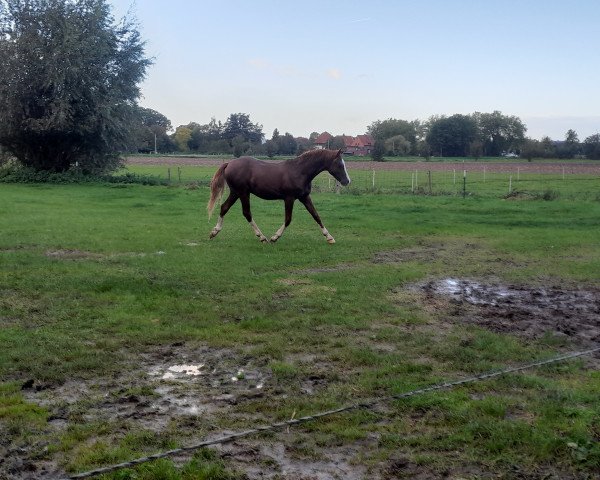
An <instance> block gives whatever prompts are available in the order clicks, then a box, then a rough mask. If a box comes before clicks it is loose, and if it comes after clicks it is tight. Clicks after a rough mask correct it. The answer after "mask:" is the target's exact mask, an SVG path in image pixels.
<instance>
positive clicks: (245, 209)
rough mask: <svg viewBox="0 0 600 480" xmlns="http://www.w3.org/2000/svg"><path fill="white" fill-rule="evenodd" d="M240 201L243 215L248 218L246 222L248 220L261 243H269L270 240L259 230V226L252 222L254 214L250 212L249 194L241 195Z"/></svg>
mask: <svg viewBox="0 0 600 480" xmlns="http://www.w3.org/2000/svg"><path fill="white" fill-rule="evenodd" d="M240 201H241V202H242V213H243V214H244V217H246V220H248V223H249V224H250V226H251V227H252V230H254V234H255V235H256V236H257V237H258V239H259V240H260V241H261V242H268V241H269V239H268V238H267V237H265V236H264V235H263V233H262V232H261V231H260V228H258V225H256V223H254V220H252V213H251V212H250V196H249V195H247V194H246V195H240Z"/></svg>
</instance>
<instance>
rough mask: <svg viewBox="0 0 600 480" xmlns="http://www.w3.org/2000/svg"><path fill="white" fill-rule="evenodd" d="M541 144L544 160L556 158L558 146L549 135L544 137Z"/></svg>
mask: <svg viewBox="0 0 600 480" xmlns="http://www.w3.org/2000/svg"><path fill="white" fill-rule="evenodd" d="M540 144H541V145H542V149H543V157H544V158H554V157H556V146H555V145H554V142H553V141H552V139H551V138H550V137H548V136H547V135H546V136H544V137H542V139H541V140H540Z"/></svg>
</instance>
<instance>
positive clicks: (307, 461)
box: [0, 343, 366, 480]
mask: <svg viewBox="0 0 600 480" xmlns="http://www.w3.org/2000/svg"><path fill="white" fill-rule="evenodd" d="M289 360H290V361H294V362H295V363H311V364H312V363H313V362H316V363H319V361H318V359H316V358H313V357H312V356H307V357H303V356H298V357H294V358H290V359H289ZM128 367H129V368H128V369H126V371H122V372H120V373H119V374H116V375H114V376H112V377H110V378H102V379H94V380H75V379H73V380H68V381H66V382H65V383H63V384H62V385H50V384H44V383H42V382H40V381H38V380H35V379H30V380H28V381H26V382H24V383H23V385H22V392H23V394H24V395H25V397H26V399H27V400H28V401H30V402H32V403H35V404H38V405H41V406H43V407H45V408H46V409H47V410H48V412H49V418H48V423H47V426H46V427H45V429H44V432H41V435H40V439H41V440H40V441H39V442H36V443H35V445H34V444H31V443H30V444H28V445H24V444H18V445H17V444H16V443H17V441H16V439H14V440H15V441H14V442H13V441H12V440H11V439H10V437H9V436H7V437H6V438H5V439H4V440H6V445H4V444H3V443H2V442H0V454H1V455H0V457H2V458H1V460H0V478H2V479H7V480H16V479H19V480H21V479H44V480H49V479H52V480H53V479H56V478H65V475H64V471H63V470H62V468H61V466H60V458H58V457H55V456H48V455H44V454H42V455H40V452H43V451H47V449H48V446H49V445H50V444H49V441H50V440H49V439H51V438H53V439H56V438H58V437H60V436H61V435H62V434H63V433H65V432H67V430H68V429H69V427H73V426H75V425H79V426H83V425H94V424H98V425H105V424H110V425H111V431H112V432H113V433H111V434H110V435H111V437H110V438H107V437H106V436H102V437H100V436H99V437H98V438H97V439H96V438H94V437H93V436H92V437H91V438H88V439H86V440H85V442H88V443H90V442H91V443H93V442H94V441H96V440H102V441H108V442H111V443H115V444H116V443H117V442H118V441H119V439H120V438H121V437H122V436H123V435H125V434H127V432H131V431H137V430H140V429H142V430H149V431H153V432H156V433H160V434H164V433H165V432H169V431H171V432H173V431H176V432H177V438H179V439H180V441H182V442H183V443H184V444H193V443H195V442H197V441H199V440H202V439H205V438H214V437H217V436H221V435H222V434H224V433H229V430H228V428H229V427H227V428H225V429H223V427H222V426H219V425H222V421H223V420H224V419H226V424H227V425H230V424H231V425H235V424H236V421H237V420H235V419H239V421H240V422H241V423H240V427H239V428H237V427H232V431H239V430H243V429H245V428H246V426H247V425H248V424H250V425H253V426H258V425H265V424H268V423H270V420H272V419H270V418H265V417H264V415H262V414H260V413H256V414H253V413H248V411H247V410H246V409H245V406H246V405H248V404H249V402H253V401H257V400H258V401H260V399H261V398H276V397H278V396H281V395H284V396H285V395H286V392H285V391H283V390H282V389H281V388H280V387H278V386H277V385H276V382H275V380H274V378H273V376H272V373H271V371H270V369H268V367H266V366H265V365H264V364H260V363H259V364H257V362H256V361H255V360H253V358H252V357H251V356H250V355H249V354H246V353H244V352H242V353H239V352H234V351H232V350H228V349H214V348H208V347H202V346H200V347H192V346H188V345H186V344H183V343H175V344H172V345H168V346H163V347H160V348H157V349H155V350H153V351H151V352H146V353H143V354H139V355H136V357H135V358H132V361H131V363H130V364H129V365H128ZM323 368H325V366H323ZM327 383H328V379H327V375H326V374H325V373H323V374H320V372H319V371H317V372H313V374H311V375H309V376H307V378H306V379H305V380H304V382H303V383H302V386H301V391H302V394H303V395H307V396H311V395H314V394H315V393H316V391H318V390H320V389H322V388H326V385H327ZM232 422H233V423H232ZM299 435H300V436H301V435H302V434H301V433H300V432H298V431H297V430H296V429H290V431H285V430H282V431H278V432H274V434H273V436H271V437H269V438H265V439H260V438H258V439H257V438H252V437H249V438H247V439H243V440H242V439H240V440H238V441H236V442H234V443H232V444H225V445H222V446H219V447H218V448H217V451H218V452H219V454H220V455H221V456H222V458H223V459H224V460H225V462H226V464H227V465H228V467H230V468H233V469H235V470H237V471H238V472H241V473H243V475H244V478H246V479H248V480H252V479H263V478H273V479H275V478H289V479H295V478H297V479H308V478H310V479H313V478H314V479H342V478H344V479H354V478H356V479H358V478H364V474H365V473H366V470H365V469H364V468H363V467H361V466H357V465H354V464H353V463H352V461H353V459H354V458H355V457H356V456H357V455H358V454H359V453H360V451H361V448H362V447H361V446H360V445H355V446H339V447H337V446H336V447H335V448H334V449H332V450H331V451H330V450H329V449H328V450H327V451H326V452H324V451H321V450H320V449H319V450H318V454H317V453H316V452H317V451H316V450H315V451H310V452H308V453H307V452H305V451H304V449H303V446H302V445H303V443H302V440H298V436H299ZM53 441H54V442H55V441H56V440H53ZM290 444H291V446H290ZM183 460H187V459H186V458H184V459H183Z"/></svg>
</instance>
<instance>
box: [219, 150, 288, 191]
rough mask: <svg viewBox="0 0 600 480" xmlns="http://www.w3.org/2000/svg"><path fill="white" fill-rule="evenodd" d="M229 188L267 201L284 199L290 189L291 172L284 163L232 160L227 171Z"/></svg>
mask: <svg viewBox="0 0 600 480" xmlns="http://www.w3.org/2000/svg"><path fill="white" fill-rule="evenodd" d="M225 180H226V181H227V184H228V185H229V188H231V189H234V190H236V191H238V192H248V193H253V194H255V195H257V196H259V197H262V198H265V199H276V198H283V197H284V196H285V195H286V192H287V191H288V189H289V183H290V181H289V172H288V171H287V170H286V169H285V165H284V162H266V161H264V160H259V159H257V158H254V157H239V158H236V159H234V160H231V161H230V162H229V163H228V165H227V168H226V169H225Z"/></svg>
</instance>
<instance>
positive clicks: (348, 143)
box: [313, 132, 374, 157]
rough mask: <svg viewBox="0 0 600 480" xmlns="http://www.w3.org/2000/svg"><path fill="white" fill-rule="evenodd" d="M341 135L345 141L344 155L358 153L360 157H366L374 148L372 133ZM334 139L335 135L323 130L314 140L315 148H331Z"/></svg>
mask: <svg viewBox="0 0 600 480" xmlns="http://www.w3.org/2000/svg"><path fill="white" fill-rule="evenodd" d="M341 137H342V139H343V141H344V155H356V156H359V157H364V156H366V155H370V154H371V150H373V143H374V140H373V137H372V136H371V135H357V136H356V137H351V136H349V135H342V136H341ZM335 138H339V137H335ZM333 139H334V136H333V135H331V134H330V133H329V132H323V133H321V134H320V135H319V136H318V137H317V138H316V139H315V141H314V142H313V148H315V149H324V148H330V146H331V144H332V140H333Z"/></svg>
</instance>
